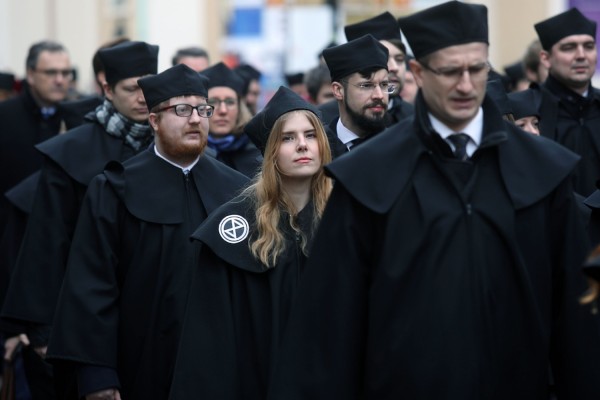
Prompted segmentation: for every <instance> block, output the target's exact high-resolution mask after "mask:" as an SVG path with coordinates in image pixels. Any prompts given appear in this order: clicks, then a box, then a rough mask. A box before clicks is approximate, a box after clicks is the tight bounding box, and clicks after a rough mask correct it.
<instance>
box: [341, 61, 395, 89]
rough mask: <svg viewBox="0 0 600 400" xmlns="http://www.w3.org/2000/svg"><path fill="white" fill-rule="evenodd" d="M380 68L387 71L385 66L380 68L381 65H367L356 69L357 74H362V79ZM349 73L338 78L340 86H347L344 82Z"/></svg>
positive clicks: (367, 77)
mask: <svg viewBox="0 0 600 400" xmlns="http://www.w3.org/2000/svg"><path fill="white" fill-rule="evenodd" d="M381 69H385V70H386V71H387V68H381V67H377V66H375V67H368V68H363V69H361V70H359V71H356V73H357V74H359V75H360V76H362V77H363V78H364V79H370V78H371V77H372V76H373V74H374V73H375V72H377V71H379V70H381ZM348 76H349V75H346V76H345V77H343V78H342V79H340V81H341V83H342V86H344V88H347V85H346V82H347V80H346V79H347V78H348Z"/></svg>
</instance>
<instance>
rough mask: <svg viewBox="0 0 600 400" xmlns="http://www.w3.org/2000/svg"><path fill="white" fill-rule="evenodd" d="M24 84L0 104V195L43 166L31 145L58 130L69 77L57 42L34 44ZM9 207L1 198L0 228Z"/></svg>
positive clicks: (66, 61) (67, 61) (62, 49)
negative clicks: (15, 94)
mask: <svg viewBox="0 0 600 400" xmlns="http://www.w3.org/2000/svg"><path fill="white" fill-rule="evenodd" d="M25 64H26V68H27V77H26V83H27V85H26V86H25V88H24V89H23V91H22V93H20V94H19V95H17V96H15V97H13V98H10V99H8V100H5V101H2V102H0V121H2V125H1V126H0V193H2V194H3V193H5V192H6V191H7V190H9V189H11V188H13V187H14V186H15V185H17V184H18V183H19V182H21V181H22V180H23V179H25V178H26V177H28V176H29V175H31V174H32V173H34V172H35V171H37V170H38V169H39V168H40V166H41V163H42V157H41V155H40V154H38V153H37V152H36V151H35V149H34V145H36V144H37V143H40V142H42V141H44V140H47V139H49V138H51V137H53V136H55V135H57V134H58V133H59V131H60V122H61V115H60V111H59V110H58V109H57V104H58V103H59V102H60V101H62V100H64V99H65V98H66V96H67V90H68V86H69V85H68V84H69V80H70V79H71V78H72V74H71V71H72V69H71V61H70V58H69V54H68V52H67V49H66V48H65V47H64V46H63V45H62V44H60V43H56V42H52V41H42V42H37V43H34V44H33V45H32V46H31V47H30V48H29V52H28V54H27V59H26V62H25ZM8 207H9V205H8V203H7V200H6V199H5V198H4V196H0V227H1V226H4V224H5V221H6V212H7V211H6V210H7V208H8Z"/></svg>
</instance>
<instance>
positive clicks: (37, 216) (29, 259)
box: [1, 42, 158, 387]
mask: <svg viewBox="0 0 600 400" xmlns="http://www.w3.org/2000/svg"><path fill="white" fill-rule="evenodd" d="M99 53H100V56H101V57H102V58H103V62H104V64H105V68H106V85H105V92H106V98H105V100H104V102H103V103H102V104H101V105H100V106H98V107H97V108H96V109H95V110H93V111H92V112H91V113H90V114H88V115H87V116H86V117H85V118H86V123H84V124H82V125H80V126H78V127H76V128H74V129H71V130H69V131H68V132H65V133H64V134H61V135H58V136H56V137H54V138H52V139H49V140H46V141H44V142H42V143H39V144H38V145H36V149H37V151H38V152H39V153H40V154H41V155H42V157H43V164H42V167H41V171H40V175H39V180H38V184H37V187H36V189H35V197H34V199H33V204H32V208H31V213H30V215H29V218H28V221H27V227H26V229H25V233H24V235H23V238H22V243H21V247H20V250H19V253H18V256H17V259H16V262H15V264H14V267H13V271H12V274H11V281H10V284H9V286H8V290H7V292H6V296H5V299H4V304H3V307H2V312H1V316H2V318H3V319H5V320H8V321H9V322H10V323H11V325H12V327H13V328H12V329H14V328H16V327H17V326H20V331H19V332H14V331H13V332H10V333H11V334H12V335H13V336H17V335H18V334H20V333H26V334H27V336H28V338H29V341H30V342H31V345H32V347H33V348H34V349H36V351H37V352H38V353H39V354H40V355H42V356H43V354H44V353H45V348H46V346H47V343H48V335H49V331H50V327H51V325H52V320H53V317H54V309H55V306H56V302H57V299H58V294H59V291H60V287H61V285H62V280H63V276H64V270H65V267H66V263H67V257H68V254H69V249H70V245H71V239H72V237H73V232H74V229H75V225H76V222H77V218H78V215H79V210H80V207H81V203H82V200H83V196H84V194H85V191H86V189H87V186H88V184H89V182H90V181H91V179H92V178H93V177H94V176H95V175H97V174H98V173H100V172H101V171H102V170H103V169H104V167H105V165H106V164H107V163H108V162H109V161H112V160H126V159H128V158H130V157H131V156H132V155H134V154H136V153H138V152H140V151H142V150H144V149H145V148H146V147H147V146H148V145H149V144H150V143H151V142H152V132H151V129H150V126H149V125H148V123H147V118H148V110H147V109H146V104H145V102H144V97H143V94H142V92H141V90H140V89H139V87H138V86H137V83H136V79H137V77H139V76H143V75H146V74H153V73H156V70H157V60H158V47H157V46H152V45H149V44H147V43H144V42H125V43H122V44H120V45H119V46H115V47H112V48H106V49H102V50H101V51H100V52H99ZM66 107H69V106H66ZM75 115H80V113H79V112H75ZM73 121H75V123H77V122H76V121H77V119H75V120H73ZM73 121H72V120H71V119H70V118H69V120H68V121H66V122H68V123H72V122H73ZM48 367H49V366H48ZM30 383H31V386H32V387H33V386H34V385H35V384H36V381H35V380H32V381H31V382H30Z"/></svg>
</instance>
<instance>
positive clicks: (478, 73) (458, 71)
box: [420, 61, 492, 82]
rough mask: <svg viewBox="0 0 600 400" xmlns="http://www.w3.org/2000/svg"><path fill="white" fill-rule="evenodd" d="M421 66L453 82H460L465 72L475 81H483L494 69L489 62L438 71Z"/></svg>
mask: <svg viewBox="0 0 600 400" xmlns="http://www.w3.org/2000/svg"><path fill="white" fill-rule="evenodd" d="M420 64H421V65H422V66H423V68H425V69H426V70H427V71H429V72H431V73H433V74H435V75H437V76H440V77H443V78H445V79H447V80H449V81H453V82H458V81H460V80H461V79H462V77H463V75H464V74H465V72H468V73H469V76H470V77H471V78H473V79H481V78H484V77H485V74H486V73H488V72H489V71H490V69H492V66H491V65H490V63H489V62H487V61H486V62H482V63H479V64H475V65H469V66H468V67H443V68H437V69H436V68H432V67H430V66H429V65H427V64H426V63H420Z"/></svg>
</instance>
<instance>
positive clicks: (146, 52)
mask: <svg viewBox="0 0 600 400" xmlns="http://www.w3.org/2000/svg"><path fill="white" fill-rule="evenodd" d="M98 57H100V60H101V61H102V65H104V71H105V74H106V82H107V83H109V84H114V83H117V82H118V81H121V80H123V79H127V78H133V77H136V76H144V75H154V74H156V72H157V71H158V46H155V45H152V44H148V43H146V42H132V41H129V42H123V43H121V44H118V45H116V46H113V47H108V48H105V49H101V50H99V51H98Z"/></svg>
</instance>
